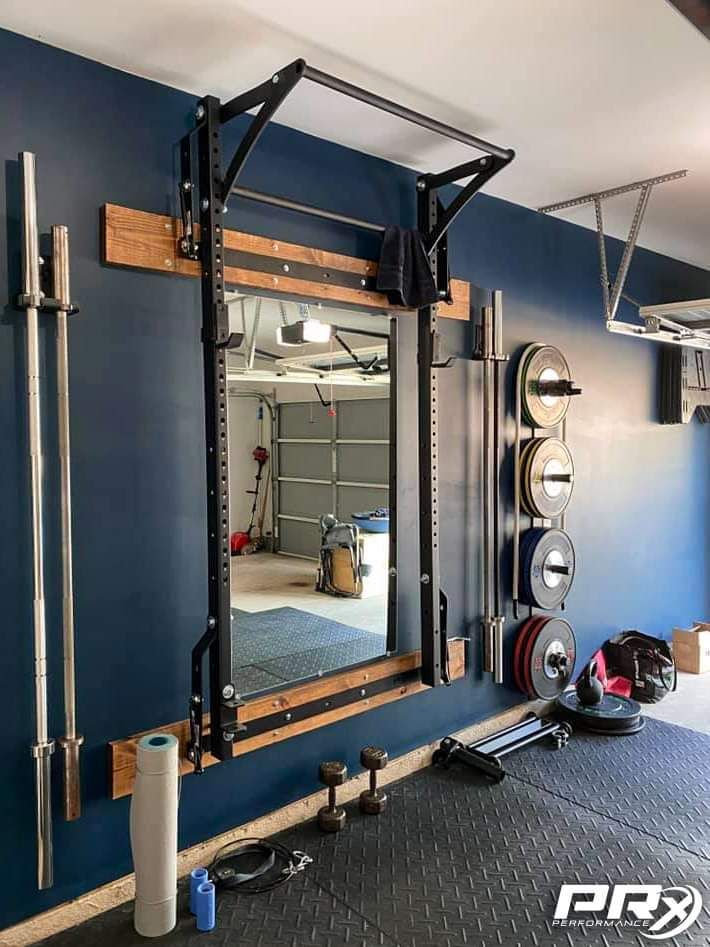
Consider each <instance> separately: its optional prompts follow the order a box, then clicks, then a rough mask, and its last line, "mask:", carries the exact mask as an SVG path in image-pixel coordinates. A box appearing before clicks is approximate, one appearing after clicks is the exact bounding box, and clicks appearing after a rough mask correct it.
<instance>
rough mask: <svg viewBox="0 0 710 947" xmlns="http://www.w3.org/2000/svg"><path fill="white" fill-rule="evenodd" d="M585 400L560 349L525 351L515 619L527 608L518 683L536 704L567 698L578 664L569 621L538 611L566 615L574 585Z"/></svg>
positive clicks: (537, 345)
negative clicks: (574, 509)
mask: <svg viewBox="0 0 710 947" xmlns="http://www.w3.org/2000/svg"><path fill="white" fill-rule="evenodd" d="M579 394H581V389H580V388H578V387H577V386H576V384H575V382H574V381H573V380H572V373H571V370H570V367H569V364H568V363H567V360H566V358H565V357H564V355H563V354H562V352H560V350H559V349H557V348H555V347H554V346H552V345H546V344H544V343H542V342H534V343H532V344H531V345H529V346H528V347H527V348H526V349H525V350H524V351H523V353H522V355H521V358H520V362H519V365H518V374H517V379H516V388H515V444H514V466H515V507H514V531H513V614H514V616H515V618H516V619H517V618H520V606H521V604H522V605H525V606H527V608H528V609H529V612H528V617H527V619H526V620H525V621H524V622H523V625H522V626H521V628H520V630H519V632H518V637H517V640H516V644H515V649H514V653H513V678H514V681H515V684H516V686H517V687H518V688H519V689H520V690H521V691H523V692H524V693H526V694H528V696H529V697H531V698H539V699H544V700H552V699H554V698H555V697H557V696H559V695H560V694H561V693H562V692H563V691H564V689H565V687H566V686H567V684H568V683H569V681H570V680H571V678H572V672H573V670H574V663H575V658H576V645H575V638H574V631H573V630H572V627H571V625H570V624H569V622H567V621H565V620H564V619H563V618H558V617H555V616H552V615H549V614H547V615H536V614H535V613H534V609H540V610H542V611H544V612H552V611H555V610H557V609H562V610H564V607H565V599H566V598H567V594H568V593H569V590H570V588H571V586H572V583H573V581H574V573H575V567H576V558H575V551H574V545H573V542H572V539H571V537H570V536H569V535H568V533H567V531H566V528H565V527H566V511H567V507H568V505H569V502H570V500H571V497H572V492H573V489H574V460H573V457H572V452H571V451H570V449H569V446H568V444H567V413H568V410H569V406H570V402H571V399H572V397H574V396H575V395H579ZM524 426H525V427H527V428H528V429H529V437H527V438H526V439H525V441H523V437H522V432H523V427H524ZM523 517H525V518H527V520H528V522H527V523H526V528H525V529H523V527H522V521H523Z"/></svg>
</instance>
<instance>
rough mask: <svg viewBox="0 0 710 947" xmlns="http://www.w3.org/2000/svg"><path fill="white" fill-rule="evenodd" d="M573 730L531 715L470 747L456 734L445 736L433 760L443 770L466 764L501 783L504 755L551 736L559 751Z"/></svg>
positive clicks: (503, 773)
mask: <svg viewBox="0 0 710 947" xmlns="http://www.w3.org/2000/svg"><path fill="white" fill-rule="evenodd" d="M571 733H572V728H571V727H570V726H569V724H567V723H559V722H558V721H556V720H546V719H545V718H544V717H536V716H535V715H534V714H531V715H530V716H529V717H526V718H525V720H521V721H520V723H516V724H513V726H512V727H506V728H505V729H504V730H499V731H498V732H497V733H492V734H491V735H490V736H487V737H483V739H481V740H477V741H476V742H475V743H469V744H468V746H466V745H465V744H464V743H461V742H460V740H455V739H454V738H453V737H446V738H445V739H444V740H442V741H441V743H440V745H439V749H438V750H436V751H435V753H434V758H433V760H432V762H433V764H434V766H441V767H443V768H444V769H448V768H449V766H451V764H452V763H464V764H465V765H466V766H471V767H473V769H477V770H478V771H479V772H480V773H483V774H484V776H488V777H489V778H490V779H492V780H493V781H494V782H496V783H499V782H501V780H503V779H504V778H505V770H504V769H503V763H502V762H501V760H502V759H503V758H504V757H505V756H508V755H509V754H510V753H514V752H515V750H520V749H522V748H523V747H524V746H529V745H530V744H531V743H537V742H538V740H542V739H544V738H545V737H549V738H550V739H551V740H552V741H553V742H554V744H555V746H556V747H557V749H558V750H560V749H562V747H564V746H566V745H567V741H568V740H569V738H570V734H571Z"/></svg>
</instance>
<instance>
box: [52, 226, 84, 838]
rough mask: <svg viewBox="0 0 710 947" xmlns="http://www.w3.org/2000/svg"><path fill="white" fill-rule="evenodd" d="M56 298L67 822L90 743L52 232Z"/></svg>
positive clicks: (65, 283) (61, 308) (58, 261)
mask: <svg viewBox="0 0 710 947" xmlns="http://www.w3.org/2000/svg"><path fill="white" fill-rule="evenodd" d="M52 273H53V280H54V286H53V293H54V298H55V300H56V303H57V336H56V342H57V431H58V436H59V476H60V510H61V543H62V637H63V651H64V736H63V737H60V739H59V745H60V746H61V747H62V750H63V754H64V778H63V787H64V818H65V819H66V820H67V822H72V821H74V820H75V819H78V818H79V817H80V815H81V778H80V774H81V768H80V762H79V750H80V747H81V744H82V743H83V742H84V738H83V737H82V736H81V735H79V734H77V732H76V668H75V659H74V582H73V573H72V549H73V545H72V522H71V520H72V511H71V450H70V437H69V341H68V337H67V328H68V326H67V323H68V316H69V313H70V312H71V311H72V305H71V295H70V287H69V232H68V230H67V228H66V227H65V226H63V225H55V226H53V227H52Z"/></svg>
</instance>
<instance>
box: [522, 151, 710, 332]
mask: <svg viewBox="0 0 710 947" xmlns="http://www.w3.org/2000/svg"><path fill="white" fill-rule="evenodd" d="M687 173H688V172H687V170H685V169H682V170H680V171H672V172H670V173H669V174H660V175H658V176H657V177H655V178H646V179H645V180H643V181H635V182H633V183H632V184H624V185H622V186H621V187H613V188H610V189H608V190H606V191H597V192H595V193H591V194H583V195H582V196H581V197H574V198H572V199H571V200H567V201H560V202H559V203H557V204H547V205H546V206H545V207H539V208H538V210H539V211H540V213H541V214H552V213H555V212H557V211H561V210H567V209H569V208H570V207H581V206H582V205H584V204H594V211H595V216H596V230H597V243H598V248H599V270H600V279H601V285H602V299H603V306H604V321H605V324H606V328H607V329H608V331H609V332H614V333H617V334H619V335H628V336H631V337H633V338H641V339H648V340H649V341H652V342H668V343H670V344H672V345H682V346H686V347H687V348H694V349H700V350H710V300H708V299H696V300H691V301H689V302H675V303H662V304H660V305H656V306H642V305H641V304H640V303H639V302H638V301H637V300H635V299H632V298H631V297H630V296H628V295H627V294H625V293H624V286H625V284H626V277H627V276H628V272H629V267H630V266H631V259H632V257H633V254H634V250H635V249H636V244H637V242H638V237H639V233H640V231H641V225H642V224H643V219H644V216H645V214H646V209H647V207H648V202H649V198H650V197H651V191H652V190H653V188H654V187H656V186H657V185H659V184H666V183H667V182H669V181H677V180H679V179H680V178H684V177H685V176H686V174H687ZM634 191H638V192H639V196H638V200H637V202H636V207H635V210H634V214H633V218H632V221H631V227H630V228H629V234H628V237H627V238H626V243H625V244H624V250H623V253H622V255H621V262H620V264H619V269H618V271H617V273H616V277H615V278H614V280H613V282H612V280H611V279H610V277H609V270H608V265H607V255H606V240H605V236H604V219H603V215H602V202H603V201H604V200H607V199H608V198H610V197H617V196H619V195H622V194H629V193H632V192H634ZM622 299H625V300H626V301H627V302H629V303H631V304H632V305H633V306H635V307H636V308H637V310H638V321H637V322H625V321H624V320H621V319H617V312H618V308H619V303H620V302H621V300H622Z"/></svg>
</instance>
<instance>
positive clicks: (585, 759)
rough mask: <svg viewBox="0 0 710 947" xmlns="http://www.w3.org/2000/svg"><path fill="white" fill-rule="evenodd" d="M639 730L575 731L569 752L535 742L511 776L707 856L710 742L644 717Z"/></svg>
mask: <svg viewBox="0 0 710 947" xmlns="http://www.w3.org/2000/svg"><path fill="white" fill-rule="evenodd" d="M645 719H646V723H645V726H644V728H643V730H641V731H640V732H639V733H636V734H633V735H632V736H626V737H604V736H599V735H597V734H591V733H584V732H582V731H581V730H577V731H576V732H575V733H574V735H573V737H572V739H571V740H570V742H569V745H568V746H567V748H566V749H565V750H563V751H561V752H559V753H558V752H557V751H555V750H554V749H552V748H551V747H550V745H549V744H545V743H538V744H534V745H532V746H530V747H528V748H526V749H524V750H521V751H520V752H519V753H514V754H512V755H511V756H510V757H508V758H507V759H506V761H505V767H506V769H507V771H508V772H509V773H511V774H512V775H514V776H517V777H519V778H521V779H526V780H529V782H531V783H533V784H534V785H536V786H538V787H540V788H543V789H547V790H549V791H551V792H555V793H556V794H558V795H560V796H563V797H564V798H566V799H569V800H571V801H572V802H574V803H575V804H576V805H578V806H584V807H585V808H586V809H589V810H591V811H592V812H595V813H598V814H599V815H603V816H607V817H608V818H612V819H617V820H618V821H619V822H621V823H622V824H624V825H626V826H628V827H629V828H633V829H636V830H638V831H641V832H647V833H648V834H649V835H652V836H654V837H656V838H658V839H662V840H663V841H665V842H667V843H669V844H673V845H677V846H682V847H684V848H686V849H687V850H688V851H690V852H694V853H695V854H696V855H701V856H703V857H704V858H708V859H710V737H708V736H707V735H706V734H703V733H698V732H696V731H695V730H688V729H686V728H685V727H678V726H675V725H674V724H670V723H664V722H662V721H660V720H654V719H651V718H650V717H646V718H645Z"/></svg>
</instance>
